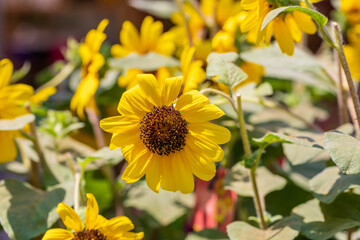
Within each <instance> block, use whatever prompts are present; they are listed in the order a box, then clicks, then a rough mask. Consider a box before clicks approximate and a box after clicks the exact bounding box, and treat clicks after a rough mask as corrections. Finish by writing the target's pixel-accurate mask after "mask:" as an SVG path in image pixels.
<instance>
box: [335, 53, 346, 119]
mask: <svg viewBox="0 0 360 240" xmlns="http://www.w3.org/2000/svg"><path fill="white" fill-rule="evenodd" d="M334 59H335V61H336V65H337V75H338V78H337V81H336V83H337V102H338V108H339V123H340V125H342V124H344V123H348V122H349V116H348V112H347V109H346V97H345V95H346V94H347V92H346V91H345V89H344V82H343V81H344V79H343V77H342V68H341V63H340V59H339V54H337V52H336V51H334Z"/></svg>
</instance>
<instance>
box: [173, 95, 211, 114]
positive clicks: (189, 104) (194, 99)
mask: <svg viewBox="0 0 360 240" xmlns="http://www.w3.org/2000/svg"><path fill="white" fill-rule="evenodd" d="M207 102H209V99H208V98H207V97H205V96H204V95H203V94H201V93H200V92H199V91H196V90H193V91H190V92H186V93H184V94H183V95H181V96H180V97H179V99H178V100H177V102H176V107H175V108H176V109H177V110H179V111H181V112H182V111H186V110H188V109H191V108H193V107H194V106H197V105H199V104H202V103H207Z"/></svg>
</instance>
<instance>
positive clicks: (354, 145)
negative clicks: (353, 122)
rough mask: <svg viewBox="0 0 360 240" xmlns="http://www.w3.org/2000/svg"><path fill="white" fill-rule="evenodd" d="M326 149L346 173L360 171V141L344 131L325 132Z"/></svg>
mask: <svg viewBox="0 0 360 240" xmlns="http://www.w3.org/2000/svg"><path fill="white" fill-rule="evenodd" d="M325 149H326V150H327V151H328V152H329V154H330V156H331V159H332V160H333V161H334V162H335V164H336V165H337V166H338V167H339V168H340V170H341V171H342V172H343V173H345V174H358V173H360V141H358V140H357V139H356V138H353V137H352V136H349V135H346V134H344V133H341V132H338V131H333V132H326V133H325Z"/></svg>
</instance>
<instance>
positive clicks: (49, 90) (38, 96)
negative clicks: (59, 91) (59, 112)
mask: <svg viewBox="0 0 360 240" xmlns="http://www.w3.org/2000/svg"><path fill="white" fill-rule="evenodd" d="M55 93H56V87H46V88H44V89H41V90H40V91H38V92H36V93H35V94H34V95H33V96H31V97H30V102H31V103H32V104H35V105H40V104H41V103H42V102H44V101H46V100H48V98H49V97H50V96H51V95H54V94H55Z"/></svg>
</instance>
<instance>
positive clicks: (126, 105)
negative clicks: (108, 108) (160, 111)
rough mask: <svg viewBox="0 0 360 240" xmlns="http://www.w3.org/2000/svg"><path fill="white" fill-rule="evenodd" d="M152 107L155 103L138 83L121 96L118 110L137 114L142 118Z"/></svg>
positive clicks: (123, 112) (124, 113)
mask: <svg viewBox="0 0 360 240" xmlns="http://www.w3.org/2000/svg"><path fill="white" fill-rule="evenodd" d="M152 107H153V104H152V103H151V102H150V101H149V99H148V98H147V96H146V95H145V93H144V92H143V91H142V90H141V89H140V86H139V85H137V86H135V87H133V88H132V89H130V90H128V91H126V92H125V93H124V94H123V95H122V96H121V99H120V102H119V105H118V108H117V110H118V112H119V113H120V114H122V115H136V116H137V117H138V118H140V119H142V118H143V117H144V116H145V114H146V112H149V111H151V110H152Z"/></svg>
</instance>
